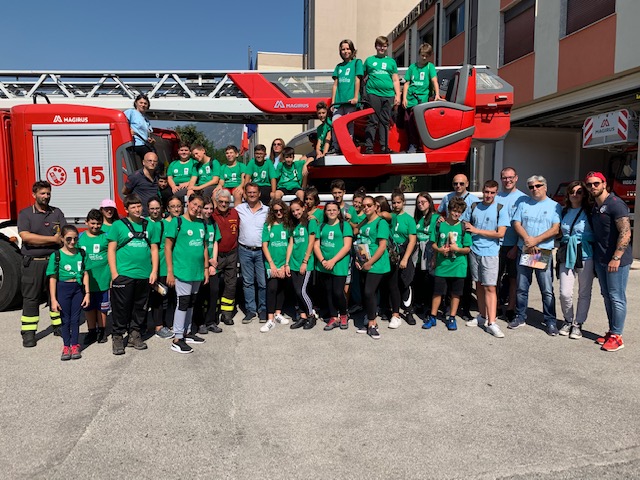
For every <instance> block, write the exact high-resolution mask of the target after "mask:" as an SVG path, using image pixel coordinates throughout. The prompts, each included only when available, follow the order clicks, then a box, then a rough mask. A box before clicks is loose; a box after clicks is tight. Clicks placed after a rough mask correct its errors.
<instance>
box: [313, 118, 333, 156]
mask: <svg viewBox="0 0 640 480" xmlns="http://www.w3.org/2000/svg"><path fill="white" fill-rule="evenodd" d="M332 124H333V122H332V121H331V119H330V118H329V117H327V119H326V120H325V121H324V122H322V123H321V124H320V125H318V128H316V134H317V135H318V142H320V151H321V152H322V151H323V150H324V142H325V140H326V138H327V133H329V132H330V131H331V125H332Z"/></svg>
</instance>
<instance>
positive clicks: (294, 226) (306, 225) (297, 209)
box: [285, 198, 318, 330]
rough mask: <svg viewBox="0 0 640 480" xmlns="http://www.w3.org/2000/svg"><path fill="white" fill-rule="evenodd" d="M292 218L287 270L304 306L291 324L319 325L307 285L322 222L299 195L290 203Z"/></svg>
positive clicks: (308, 327)
mask: <svg viewBox="0 0 640 480" xmlns="http://www.w3.org/2000/svg"><path fill="white" fill-rule="evenodd" d="M289 222H290V225H291V230H292V234H291V237H289V246H288V247H287V261H286V263H285V272H286V273H287V274H288V275H289V276H290V277H291V282H292V283H293V289H294V291H295V293H296V296H297V297H298V306H299V307H300V309H301V312H300V318H299V319H298V320H297V321H296V322H294V323H293V324H292V325H291V328H292V329H293V328H300V327H303V326H304V328H305V329H306V330H309V329H310V328H313V327H314V326H315V325H316V318H315V314H314V313H315V312H314V311H313V302H312V301H311V297H310V296H309V292H308V291H307V288H308V286H309V280H310V279H311V272H312V271H313V258H314V257H313V252H312V250H313V244H314V242H315V239H316V234H317V232H318V222H316V220H315V217H313V218H311V219H309V218H308V217H307V212H306V211H305V209H304V204H303V203H302V202H301V201H300V200H299V199H297V198H296V199H295V200H293V201H292V202H291V205H290V207H289Z"/></svg>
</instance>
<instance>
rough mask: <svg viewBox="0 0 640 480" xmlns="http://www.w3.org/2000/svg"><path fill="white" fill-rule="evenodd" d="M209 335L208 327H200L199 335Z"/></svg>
mask: <svg viewBox="0 0 640 480" xmlns="http://www.w3.org/2000/svg"><path fill="white" fill-rule="evenodd" d="M208 333H209V329H208V328H207V326H206V325H200V326H199V327H198V335H207V334H208Z"/></svg>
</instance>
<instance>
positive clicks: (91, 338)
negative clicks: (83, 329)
mask: <svg viewBox="0 0 640 480" xmlns="http://www.w3.org/2000/svg"><path fill="white" fill-rule="evenodd" d="M97 341H98V330H97V329H96V328H90V329H89V331H88V332H87V334H86V335H85V337H84V343H85V345H91V344H92V343H96V342H97Z"/></svg>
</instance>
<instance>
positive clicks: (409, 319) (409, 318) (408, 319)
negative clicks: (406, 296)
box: [404, 312, 416, 325]
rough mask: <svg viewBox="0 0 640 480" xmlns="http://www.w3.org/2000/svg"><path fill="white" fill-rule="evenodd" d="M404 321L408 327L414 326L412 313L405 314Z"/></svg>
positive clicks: (414, 321)
mask: <svg viewBox="0 0 640 480" xmlns="http://www.w3.org/2000/svg"><path fill="white" fill-rule="evenodd" d="M404 319H405V321H406V322H407V323H408V324H409V325H415V324H416V318H415V317H414V316H413V312H405V313H404Z"/></svg>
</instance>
